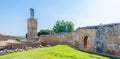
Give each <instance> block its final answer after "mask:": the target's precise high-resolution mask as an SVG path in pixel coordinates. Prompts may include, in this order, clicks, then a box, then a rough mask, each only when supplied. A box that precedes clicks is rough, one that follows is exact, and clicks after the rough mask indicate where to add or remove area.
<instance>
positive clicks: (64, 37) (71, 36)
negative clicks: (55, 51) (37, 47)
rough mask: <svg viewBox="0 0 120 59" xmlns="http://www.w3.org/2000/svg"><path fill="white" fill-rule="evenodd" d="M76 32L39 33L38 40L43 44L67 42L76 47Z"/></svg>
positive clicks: (77, 38) (77, 37)
mask: <svg viewBox="0 0 120 59" xmlns="http://www.w3.org/2000/svg"><path fill="white" fill-rule="evenodd" d="M77 34H78V33H76V32H73V33H59V34H55V35H41V36H40V37H39V42H40V43H41V44H42V45H43V46H45V45H48V44H50V45H56V44H67V45H70V46H73V47H78V45H79V44H78V40H79V36H78V35H77Z"/></svg>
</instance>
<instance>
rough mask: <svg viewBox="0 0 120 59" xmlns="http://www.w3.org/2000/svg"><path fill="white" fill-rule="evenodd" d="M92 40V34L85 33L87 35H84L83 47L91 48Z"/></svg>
mask: <svg viewBox="0 0 120 59" xmlns="http://www.w3.org/2000/svg"><path fill="white" fill-rule="evenodd" d="M90 40H91V37H90V35H88V34H85V35H84V36H83V48H84V49H85V50H91V42H90Z"/></svg>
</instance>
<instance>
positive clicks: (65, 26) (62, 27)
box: [53, 20, 74, 33]
mask: <svg viewBox="0 0 120 59" xmlns="http://www.w3.org/2000/svg"><path fill="white" fill-rule="evenodd" d="M53 30H54V31H55V33H60V32H73V31H74V24H73V23H72V22H71V21H66V22H65V21H64V20H62V21H60V20H58V21H57V22H56V24H55V25H54V27H53Z"/></svg>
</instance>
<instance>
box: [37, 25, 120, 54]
mask: <svg viewBox="0 0 120 59" xmlns="http://www.w3.org/2000/svg"><path fill="white" fill-rule="evenodd" d="M39 42H40V43H41V44H42V45H47V44H50V45H56V44H67V45H70V46H72V47H76V48H79V49H83V50H87V51H92V52H99V53H106V54H111V55H119V56H120V24H119V23H117V24H107V25H98V26H91V27H83V28H79V29H77V30H76V31H75V32H73V33H60V34H55V35H41V36H40V37H39Z"/></svg>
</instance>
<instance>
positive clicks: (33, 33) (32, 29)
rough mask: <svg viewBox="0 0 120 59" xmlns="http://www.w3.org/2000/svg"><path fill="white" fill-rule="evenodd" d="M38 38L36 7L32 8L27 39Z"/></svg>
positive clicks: (28, 21)
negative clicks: (35, 16)
mask: <svg viewBox="0 0 120 59" xmlns="http://www.w3.org/2000/svg"><path fill="white" fill-rule="evenodd" d="M35 39H37V19H35V18H34V9H33V8H30V18H28V20H27V40H28V41H34V40H35Z"/></svg>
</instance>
